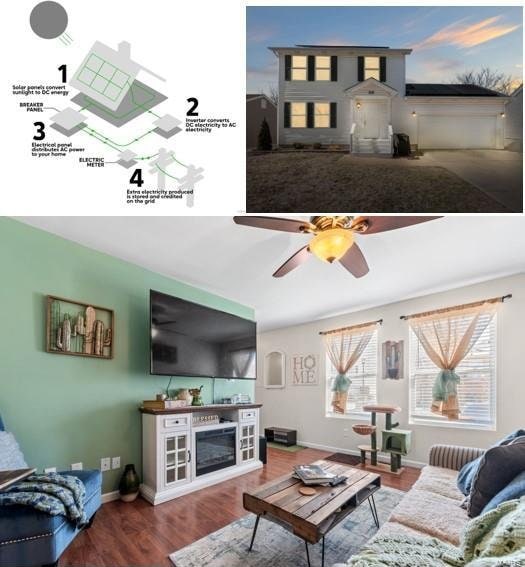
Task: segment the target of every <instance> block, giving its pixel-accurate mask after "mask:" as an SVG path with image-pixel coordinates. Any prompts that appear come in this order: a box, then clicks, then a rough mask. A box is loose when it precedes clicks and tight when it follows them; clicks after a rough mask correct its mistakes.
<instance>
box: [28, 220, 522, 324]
mask: <svg viewBox="0 0 525 567" xmlns="http://www.w3.org/2000/svg"><path fill="white" fill-rule="evenodd" d="M295 218H301V217H295ZM303 218H304V217H303ZM18 220H20V221H22V222H24V223H27V224H30V225H33V226H35V227H38V228H41V229H43V230H46V231H48V232H52V233H54V234H57V235H59V236H62V237H64V238H67V239H69V240H73V241H75V242H78V243H80V244H83V245H85V246H87V247H89V248H94V249H95V250H99V251H101V252H105V253H107V254H111V255H112V256H116V257H117V258H121V259H123V260H127V261H128V262H132V263H134V264H137V265H139V266H142V267H144V268H147V269H149V270H153V271H155V272H159V273H161V274H164V275H167V276H170V277H173V278H175V279H177V280H180V281H183V282H186V283H189V284H192V285H195V286H198V287H200V288H203V289H206V290H208V291H211V292H213V293H217V294H219V295H222V296H224V297H227V298H229V299H232V300H234V301H237V302H239V303H242V304H244V305H248V306H250V307H253V308H255V310H256V314H257V321H258V322H259V325H260V327H259V328H260V330H267V329H273V328H277V327H283V326H287V325H290V324H297V323H303V322H307V321H311V320H313V319H319V318H323V317H328V316H331V315H335V314H339V313H344V312H350V311H356V310H360V309H363V308H367V307H372V306H377V305H382V304H386V303H391V302H395V301H400V300H402V299H407V298H409V297H415V296H418V295H425V294H427V293H432V292H436V291H442V290H446V289H451V288H455V287H459V286H462V285H467V284H470V283H474V282H478V281H483V280H488V279H491V278H495V277H500V276H504V275H509V274H513V273H519V272H524V271H525V218H522V217H493V216H491V217H458V216H454V217H450V216H449V217H446V218H442V219H438V220H435V221H431V222H428V223H424V224H421V225H416V226H413V227H408V228H403V229H400V230H395V231H392V232H387V233H383V234H374V235H368V236H359V235H358V236H357V237H356V238H357V240H358V242H359V245H360V246H361V248H362V250H363V253H364V255H365V257H366V259H367V260H368V264H369V266H370V272H369V274H367V275H366V276H365V277H364V278H361V279H355V278H354V277H353V276H351V275H350V274H349V273H348V272H346V271H345V270H344V269H343V268H342V267H341V266H338V265H335V264H334V265H329V264H326V263H323V262H321V261H319V260H318V259H317V258H315V257H313V256H312V258H311V259H310V260H309V261H308V262H307V264H305V265H303V266H301V267H299V268H298V269H296V270H294V271H293V272H291V273H290V274H288V275H287V276H285V277H284V278H280V279H276V278H272V273H273V272H274V270H275V269H276V268H277V267H279V266H280V265H281V264H282V263H283V262H284V261H285V260H286V259H287V258H288V257H289V256H291V255H292V254H293V253H294V252H295V251H296V250H297V249H298V248H300V247H301V246H303V245H304V244H305V242H307V241H308V236H306V235H300V234H290V233H284V232H274V231H268V230H260V229H255V228H248V227H242V226H238V225H235V224H234V223H233V221H232V218H231V217H19V218H18Z"/></svg>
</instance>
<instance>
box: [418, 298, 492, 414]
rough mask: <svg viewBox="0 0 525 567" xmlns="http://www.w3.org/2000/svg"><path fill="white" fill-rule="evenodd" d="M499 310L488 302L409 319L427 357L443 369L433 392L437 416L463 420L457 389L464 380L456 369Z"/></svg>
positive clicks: (433, 410) (434, 411)
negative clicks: (461, 418) (460, 417)
mask: <svg viewBox="0 0 525 567" xmlns="http://www.w3.org/2000/svg"><path fill="white" fill-rule="evenodd" d="M496 309H497V303H496V302H487V303H481V304H477V305H473V306H469V305H466V306H459V307H452V308H450V309H447V310H446V311H443V310H440V311H439V312H435V313H430V314H426V315H420V316H419V315H416V316H412V317H410V318H409V321H408V322H409V325H410V327H411V328H412V329H413V331H414V333H415V334H416V337H417V338H418V340H419V342H420V344H421V346H422V347H423V349H424V351H425V352H426V354H427V356H428V357H429V358H430V360H431V361H432V362H433V363H434V364H435V365H436V366H437V367H438V368H439V369H440V371H439V373H438V375H437V376H436V380H435V382H434V388H433V391H432V406H431V408H430V409H431V411H432V412H433V413H437V414H440V415H443V416H446V417H447V418H448V419H450V420H457V419H458V418H459V415H460V413H461V408H460V407H459V402H458V393H457V387H458V384H459V383H460V381H461V377H460V376H459V375H458V374H457V373H456V367H457V366H458V365H459V364H460V363H461V361H462V360H463V359H464V358H465V357H466V356H467V355H468V354H469V352H470V351H471V350H472V348H473V347H474V345H475V344H476V342H477V341H478V339H479V338H480V337H481V335H482V334H483V332H484V331H485V329H486V328H487V327H488V326H489V324H490V322H491V321H492V318H493V317H494V314H495V312H496Z"/></svg>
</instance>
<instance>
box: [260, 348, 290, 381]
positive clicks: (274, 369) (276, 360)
mask: <svg viewBox="0 0 525 567" xmlns="http://www.w3.org/2000/svg"><path fill="white" fill-rule="evenodd" d="M285 362H286V361H285V355H284V352H281V351H279V350H274V351H272V352H268V353H267V354H266V355H265V356H264V387H265V388H284V386H285V384H286V376H285V372H286V363H285Z"/></svg>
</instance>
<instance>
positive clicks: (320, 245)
mask: <svg viewBox="0 0 525 567" xmlns="http://www.w3.org/2000/svg"><path fill="white" fill-rule="evenodd" d="M353 243H354V234H353V232H352V231H351V230H346V229H344V228H330V229H328V230H323V231H322V232H319V233H317V234H316V235H315V236H314V237H313V238H312V240H311V242H310V244H309V248H310V252H312V253H313V254H315V256H317V257H318V258H319V259H320V260H323V261H324V262H329V263H330V264H331V263H332V262H334V261H335V260H339V259H340V258H342V257H343V256H344V255H345V254H346V252H348V250H349V249H350V247H351V246H352V244H353Z"/></svg>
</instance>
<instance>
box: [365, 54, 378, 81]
mask: <svg viewBox="0 0 525 567" xmlns="http://www.w3.org/2000/svg"><path fill="white" fill-rule="evenodd" d="M379 77H380V72H379V57H365V81H366V80H367V79H376V80H378V81H379V80H380V78H379Z"/></svg>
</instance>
